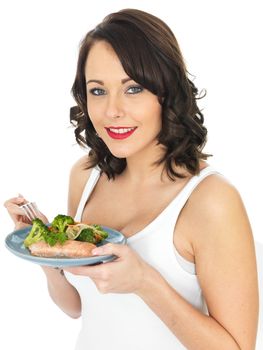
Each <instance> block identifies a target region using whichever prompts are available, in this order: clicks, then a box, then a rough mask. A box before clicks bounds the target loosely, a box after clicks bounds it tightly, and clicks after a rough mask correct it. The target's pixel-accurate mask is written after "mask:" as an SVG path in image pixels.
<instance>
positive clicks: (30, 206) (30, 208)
mask: <svg viewBox="0 0 263 350" xmlns="http://www.w3.org/2000/svg"><path fill="white" fill-rule="evenodd" d="M20 208H21V209H23V211H24V213H25V215H26V217H27V218H28V220H29V221H31V222H32V221H33V220H34V219H36V218H37V217H38V208H37V206H36V203H34V202H27V203H25V204H22V205H20Z"/></svg>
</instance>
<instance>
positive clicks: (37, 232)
mask: <svg viewBox="0 0 263 350" xmlns="http://www.w3.org/2000/svg"><path fill="white" fill-rule="evenodd" d="M32 224H33V225H32V228H31V230H30V232H29V233H28V235H27V237H26V239H25V240H24V245H25V247H29V246H30V245H31V244H33V243H37V242H39V241H44V240H45V237H46V236H47V235H48V233H49V230H48V228H47V226H46V225H45V224H44V223H43V222H42V220H40V219H38V218H37V219H34V220H32Z"/></svg>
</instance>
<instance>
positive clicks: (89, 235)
mask: <svg viewBox="0 0 263 350" xmlns="http://www.w3.org/2000/svg"><path fill="white" fill-rule="evenodd" d="M76 240H77V241H82V242H89V243H93V244H96V243H97V241H96V238H95V237H94V233H93V230H92V229H91V228H84V229H83V230H81V232H80V234H79V235H78V237H77V238H76Z"/></svg>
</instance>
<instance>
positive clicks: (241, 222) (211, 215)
mask: <svg viewBox="0 0 263 350" xmlns="http://www.w3.org/2000/svg"><path fill="white" fill-rule="evenodd" d="M184 209H185V211H184V219H185V220H184V222H185V221H186V219H187V221H188V224H187V225H188V229H189V232H191V233H190V236H191V241H192V244H193V246H195V247H197V246H199V247H201V246H203V247H204V246H205V244H207V243H209V242H210V243H209V244H211V243H212V242H218V243H219V242H220V241H221V242H223V241H226V240H227V241H229V242H230V241H231V240H232V239H233V240H234V241H237V240H238V239H239V238H240V234H241V235H242V234H244V235H247V234H248V236H249V235H250V234H251V228H250V224H249V220H248V217H247V213H246V209H245V206H244V204H243V201H242V198H241V195H240V193H239V191H238V190H237V188H236V187H235V186H234V185H233V184H232V183H231V182H230V181H229V180H228V179H226V178H225V177H224V176H222V175H220V174H212V175H210V176H207V177H206V178H205V179H203V180H202V181H201V182H200V183H199V185H198V186H197V187H196V189H195V190H194V191H193V193H192V195H191V196H190V198H189V200H188V202H187V204H186V206H185V208H184Z"/></svg>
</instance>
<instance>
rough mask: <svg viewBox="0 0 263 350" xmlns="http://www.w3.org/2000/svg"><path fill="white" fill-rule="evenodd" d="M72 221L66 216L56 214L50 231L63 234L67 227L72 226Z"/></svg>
mask: <svg viewBox="0 0 263 350" xmlns="http://www.w3.org/2000/svg"><path fill="white" fill-rule="evenodd" d="M74 224H75V222H74V219H73V218H72V217H71V216H68V215H62V214H58V215H57V216H56V217H55V218H54V219H53V221H52V223H51V229H52V231H56V232H59V233H63V232H64V233H65V232H66V229H67V227H68V225H74Z"/></svg>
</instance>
